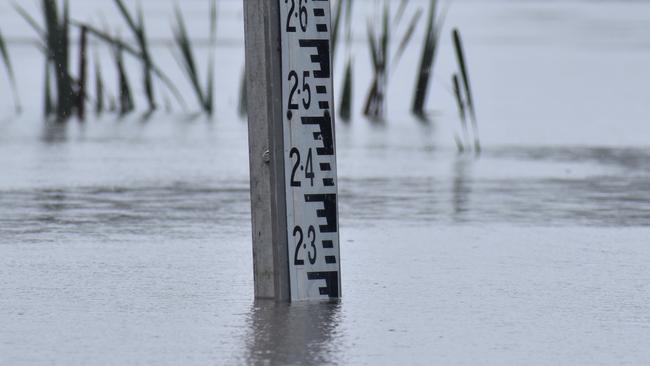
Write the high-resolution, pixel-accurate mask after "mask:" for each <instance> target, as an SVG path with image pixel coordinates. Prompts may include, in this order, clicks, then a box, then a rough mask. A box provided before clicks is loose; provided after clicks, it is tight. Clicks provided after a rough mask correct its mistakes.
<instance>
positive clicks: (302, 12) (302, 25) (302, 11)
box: [298, 0, 309, 32]
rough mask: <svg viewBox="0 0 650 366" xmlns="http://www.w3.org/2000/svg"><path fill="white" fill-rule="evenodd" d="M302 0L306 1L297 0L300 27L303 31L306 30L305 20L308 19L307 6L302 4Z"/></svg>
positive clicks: (305, 0)
mask: <svg viewBox="0 0 650 366" xmlns="http://www.w3.org/2000/svg"><path fill="white" fill-rule="evenodd" d="M303 1H304V2H305V3H306V2H307V0H299V1H298V7H299V8H300V10H299V12H300V16H299V18H300V29H302V31H303V32H306V31H307V21H308V20H309V14H307V6H306V5H303Z"/></svg>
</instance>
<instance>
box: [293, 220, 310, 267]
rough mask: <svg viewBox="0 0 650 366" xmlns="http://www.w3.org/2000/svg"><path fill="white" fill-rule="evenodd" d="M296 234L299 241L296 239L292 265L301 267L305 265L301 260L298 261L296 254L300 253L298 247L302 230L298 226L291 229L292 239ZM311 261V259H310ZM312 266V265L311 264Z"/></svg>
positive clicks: (300, 243)
mask: <svg viewBox="0 0 650 366" xmlns="http://www.w3.org/2000/svg"><path fill="white" fill-rule="evenodd" d="M296 234H298V235H300V239H298V244H296V253H295V254H294V256H293V264H294V265H296V266H302V265H304V264H305V261H304V260H302V259H298V252H300V246H301V245H302V229H301V228H300V226H296V227H295V228H294V229H293V237H294V238H295V237H296ZM310 261H311V259H310ZM312 264H313V263H312Z"/></svg>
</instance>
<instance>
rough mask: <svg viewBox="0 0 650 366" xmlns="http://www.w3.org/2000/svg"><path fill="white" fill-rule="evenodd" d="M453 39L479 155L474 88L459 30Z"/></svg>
mask: <svg viewBox="0 0 650 366" xmlns="http://www.w3.org/2000/svg"><path fill="white" fill-rule="evenodd" d="M452 39H453V42H454V49H455V50H456V59H457V60H458V66H459V68H460V75H461V78H462V81H463V86H464V91H465V102H466V103H467V110H468V111H469V115H470V117H471V121H472V128H473V130H474V149H475V151H476V153H477V154H479V153H480V152H481V142H480V140H479V137H478V135H479V134H478V122H477V120H476V109H475V106H474V99H473V97H472V88H471V84H470V81H469V73H468V71H467V62H466V57H465V52H464V50H463V42H462V38H461V36H460V32H459V31H458V29H455V28H454V30H453V31H452Z"/></svg>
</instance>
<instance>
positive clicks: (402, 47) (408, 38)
mask: <svg viewBox="0 0 650 366" xmlns="http://www.w3.org/2000/svg"><path fill="white" fill-rule="evenodd" d="M421 16H422V13H421V12H417V13H415V14H414V15H413V18H411V22H410V23H409V27H408V28H407V29H406V32H404V36H403V37H402V40H401V41H400V43H399V46H398V47H397V51H396V53H395V56H394V57H393V61H392V65H393V68H395V67H396V66H397V64H398V63H399V60H400V59H401V57H402V55H403V54H404V50H405V49H406V46H408V44H409V42H410V41H411V39H412V38H413V34H414V33H415V29H416V27H417V25H418V23H419V21H420V17H421Z"/></svg>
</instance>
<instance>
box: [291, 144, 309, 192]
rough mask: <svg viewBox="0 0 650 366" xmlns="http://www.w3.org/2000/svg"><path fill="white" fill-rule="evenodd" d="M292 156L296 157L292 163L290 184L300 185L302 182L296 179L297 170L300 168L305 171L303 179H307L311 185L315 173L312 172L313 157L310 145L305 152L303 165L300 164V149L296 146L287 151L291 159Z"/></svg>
mask: <svg viewBox="0 0 650 366" xmlns="http://www.w3.org/2000/svg"><path fill="white" fill-rule="evenodd" d="M294 157H295V158H296V161H295V162H294V163H293V169H292V170H291V186H292V187H300V186H302V183H301V182H300V181H299V180H297V179H296V174H298V170H301V171H304V172H305V179H309V185H310V186H312V187H313V186H314V178H316V174H315V173H314V159H313V154H312V149H311V147H310V148H309V151H308V152H307V161H306V162H305V165H302V162H301V160H300V150H298V148H297V147H294V148H292V149H291V151H289V158H291V159H293V158H294Z"/></svg>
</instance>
